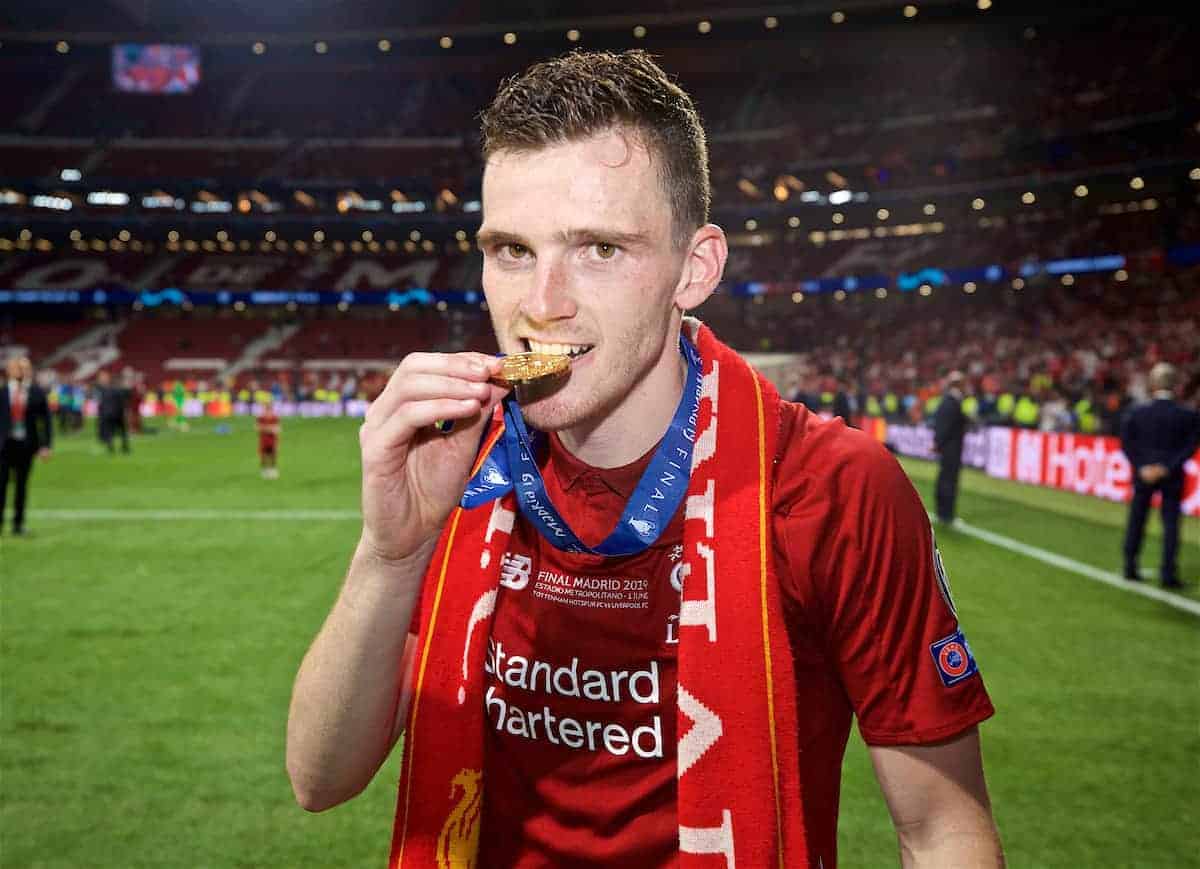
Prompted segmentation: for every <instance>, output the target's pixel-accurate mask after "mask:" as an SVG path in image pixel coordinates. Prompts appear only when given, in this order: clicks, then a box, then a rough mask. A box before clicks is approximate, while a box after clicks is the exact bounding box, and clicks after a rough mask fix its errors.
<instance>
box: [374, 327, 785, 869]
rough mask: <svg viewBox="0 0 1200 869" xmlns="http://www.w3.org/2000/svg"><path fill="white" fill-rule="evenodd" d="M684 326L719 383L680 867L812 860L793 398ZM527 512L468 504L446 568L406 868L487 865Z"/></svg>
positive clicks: (697, 509) (455, 527)
mask: <svg viewBox="0 0 1200 869" xmlns="http://www.w3.org/2000/svg"><path fill="white" fill-rule="evenodd" d="M684 325H685V328H687V329H688V330H689V334H691V335H692V336H693V340H694V341H695V343H696V346H697V348H698V350H699V351H700V356H701V360H702V364H703V368H702V370H703V374H704V380H703V392H702V397H701V405H700V413H699V419H698V420H697V426H696V431H697V435H696V443H695V449H694V453H693V460H692V474H691V480H690V482H689V485H688V491H687V497H686V501H685V507H684V509H685V511H686V512H685V519H684V525H683V540H684V556H683V562H684V565H685V567H684V568H683V577H684V582H683V592H682V602H681V606H680V612H679V664H678V679H679V682H678V692H677V709H676V715H677V721H678V729H677V732H678V734H679V737H678V743H677V745H676V757H677V760H678V775H679V790H678V819H679V851H680V865H681V866H683V867H691V869H700V867H714V866H720V865H722V863H721V857H722V856H723V857H724V865H725V866H727V867H730V869H732V867H735V866H742V867H780V869H782V867H796V866H806V865H808V855H807V854H806V853H805V846H804V838H805V837H804V829H803V816H804V814H803V810H802V807H801V800H800V796H801V795H800V782H799V781H798V780H797V779H798V776H797V773H796V770H797V769H798V758H797V751H798V748H797V741H796V736H795V734H796V733H797V726H796V720H797V718H796V716H797V710H796V694H795V684H794V680H795V675H794V670H793V665H792V658H791V652H790V647H789V644H788V633H787V629H786V626H785V624H784V619H783V612H782V602H781V593H780V589H779V586H778V583H777V582H776V579H775V568H774V563H773V558H772V546H771V525H770V505H771V487H772V464H773V459H774V456H775V447H776V443H775V442H776V439H777V435H778V428H779V396H778V393H777V392H776V391H775V389H774V388H773V387H772V386H771V384H770V383H769V382H768V381H766V380H765V379H764V378H763V377H761V375H759V374H758V373H757V372H755V371H754V370H753V369H752V368H751V367H750V365H749V364H748V363H747V362H746V361H745V360H743V359H742V358H741V357H740V356H738V355H737V354H736V353H735V352H734V351H732V350H730V349H729V348H728V347H726V346H725V345H723V344H721V343H720V342H719V341H718V340H717V339H716V337H715V336H714V335H713V333H712V332H711V331H710V330H709V329H708V328H707V327H704V326H701V325H700V324H699V323H698V322H697V321H695V320H691V319H688V320H685V323H684ZM501 431H502V427H501V426H497V427H495V428H494V429H493V430H492V431H491V432H490V433H489V436H488V438H487V439H486V440H485V444H484V448H483V450H482V451H481V453H480V455H481V456H482V455H484V454H486V453H487V451H488V450H490V448H491V446H492V444H493V443H495V439H496V438H497V437H499V435H500V433H501ZM515 510H516V507H515V501H514V498H513V496H512V495H511V493H510V494H509V495H508V496H507V497H505V498H504V499H501V500H499V501H496V502H494V503H492V504H490V505H483V506H480V507H477V508H475V509H472V510H463V509H461V508H457V509H455V511H454V513H453V514H451V517H450V519H449V521H448V522H447V523H446V527H445V529H444V530H443V532H442V536H441V539H440V541H439V543H438V547H437V550H436V551H435V553H434V556H433V559H432V560H431V561H430V566H429V569H428V572H427V573H426V576H425V584H424V588H423V591H422V599H421V630H420V635H419V641H418V644H417V653H416V655H415V661H414V667H415V668H416V671H415V673H414V674H413V675H414V678H413V685H414V694H413V698H412V703H411V704H410V706H409V710H408V721H407V727H406V729H405V739H404V756H403V760H402V768H401V775H400V792H399V797H398V800H397V806H396V825H395V832H394V835H393V839H392V852H391V860H390V863H389V866H390V867H392V869H399V867H404V869H408V867H419V869H429V867H439V869H442V867H446V869H450V867H453V869H460V867H475V866H478V865H486V857H487V855H479V854H478V849H479V822H480V817H481V814H482V812H481V809H482V805H483V788H484V787H486V786H487V781H486V777H485V775H484V773H485V771H484V769H483V756H484V730H483V728H484V727H485V726H486V712H485V709H484V703H483V676H484V670H483V662H484V653H485V651H486V648H487V641H488V637H489V634H490V630H491V616H492V613H493V611H494V609H495V602H496V594H497V588H498V582H499V569H500V562H501V557H502V556H503V554H504V552H505V550H506V547H507V545H508V538H509V535H510V534H511V531H512V523H513V517H514V511H515ZM481 857H482V860H481V859H480V858H481Z"/></svg>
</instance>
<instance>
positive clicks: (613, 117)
mask: <svg viewBox="0 0 1200 869" xmlns="http://www.w3.org/2000/svg"><path fill="white" fill-rule="evenodd" d="M480 121H481V126H482V133H483V158H484V160H485V161H486V160H488V159H489V158H490V157H491V156H492V155H493V154H495V153H497V152H498V151H518V152H520V151H534V150H537V149H539V148H544V147H546V146H548V145H557V144H562V143H565V142H570V141H574V140H578V139H583V138H587V137H589V136H593V135H596V134H597V133H601V132H603V131H605V130H608V129H611V128H612V127H627V128H629V129H630V130H631V131H633V132H634V133H635V134H636V135H637V136H638V137H639V138H640V139H641V141H642V144H643V145H645V146H646V148H647V150H648V151H649V152H650V155H651V159H652V160H654V159H657V160H658V162H660V163H661V165H660V166H659V180H660V182H661V183H662V186H663V190H664V192H665V193H666V194H667V198H668V200H670V203H671V212H672V217H673V222H674V225H675V237H676V241H677V242H678V243H680V244H681V245H682V244H685V243H686V242H687V241H688V239H690V238H691V236H692V233H693V232H695V231H696V229H698V228H699V227H701V226H703V225H704V224H705V223H707V222H708V209H709V204H710V202H711V200H712V190H711V187H710V186H709V178H708V144H707V142H706V141H705V137H704V127H703V126H702V125H701V123H700V115H699V113H698V112H697V111H696V106H695V105H694V104H693V103H692V98H691V97H690V96H688V95H687V93H686V92H685V91H684V90H683V89H682V88H681V87H679V85H677V84H675V83H674V82H673V81H671V79H670V78H669V77H668V76H667V74H666V73H665V72H664V71H663V69H662V67H660V66H659V65H658V64H656V63H655V62H654V61H653V60H652V59H651V57H650V55H648V54H647V53H646V52H644V51H641V50H637V49H635V50H631V51H624V52H621V53H619V54H618V53H614V52H611V51H582V50H576V51H573V52H571V53H570V54H566V55H563V56H561V57H556V58H554V59H552V60H546V61H542V62H541V63H537V64H534V65H533V66H531V67H530V68H529V69H527V70H526V71H525V72H523V73H521V74H520V75H518V76H515V77H513V78H511V79H508V80H507V81H505V82H504V83H502V84H501V85H500V89H499V91H497V93H496V97H495V99H494V100H492V104H491V105H490V106H488V107H487V108H486V109H484V110H483V112H482V113H481V114H480Z"/></svg>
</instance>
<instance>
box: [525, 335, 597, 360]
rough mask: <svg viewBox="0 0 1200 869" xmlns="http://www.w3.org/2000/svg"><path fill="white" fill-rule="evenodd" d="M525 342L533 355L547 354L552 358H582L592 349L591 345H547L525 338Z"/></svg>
mask: <svg viewBox="0 0 1200 869" xmlns="http://www.w3.org/2000/svg"><path fill="white" fill-rule="evenodd" d="M526 341H527V343H528V344H529V349H530V350H531V351H533V352H534V353H549V354H551V355H553V356H568V355H569V356H582V355H583V354H584V353H586V352H587V351H589V350H591V349H592V345H591V344H549V343H543V342H541V341H535V340H533V339H532V338H527V339H526Z"/></svg>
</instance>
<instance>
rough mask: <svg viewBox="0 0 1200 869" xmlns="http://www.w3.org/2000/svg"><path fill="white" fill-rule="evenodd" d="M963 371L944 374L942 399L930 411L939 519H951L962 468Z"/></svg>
mask: <svg viewBox="0 0 1200 869" xmlns="http://www.w3.org/2000/svg"><path fill="white" fill-rule="evenodd" d="M962 402H963V375H962V372H961V371H951V372H950V373H949V374H948V375H946V381H945V385H944V387H943V389H942V400H941V401H940V402H938V406H937V411H936V412H935V413H934V415H933V448H934V449H935V450H936V451H937V454H938V475H937V484H936V487H935V490H934V495H935V497H936V499H937V517H938V521H939V522H945V523H950V522H953V521H954V502H955V501H956V500H957V499H958V474H959V471H961V470H962V450H963V438H965V437H966V434H967V415H966V414H965V413H963V409H962Z"/></svg>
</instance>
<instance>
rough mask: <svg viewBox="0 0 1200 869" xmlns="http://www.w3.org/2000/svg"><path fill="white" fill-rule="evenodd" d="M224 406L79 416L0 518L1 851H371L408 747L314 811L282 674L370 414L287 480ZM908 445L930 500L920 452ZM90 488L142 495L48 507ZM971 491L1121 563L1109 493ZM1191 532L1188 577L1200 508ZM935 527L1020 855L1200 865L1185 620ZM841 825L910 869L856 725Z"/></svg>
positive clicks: (1038, 531)
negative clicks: (206, 414) (291, 746)
mask: <svg viewBox="0 0 1200 869" xmlns="http://www.w3.org/2000/svg"><path fill="white" fill-rule="evenodd" d="M231 428H232V431H231V432H229V433H218V432H217V430H216V426H215V425H214V424H213V423H211V422H201V423H198V424H196V425H194V426H193V429H192V430H191V431H190V432H187V433H178V432H173V431H169V430H166V429H163V430H162V431H161V432H160V433H159V434H157V435H151V436H144V437H141V438H138V439H137V440H136V442H135V444H134V452H133V454H132V455H130V456H122V455H117V456H113V457H110V456H108V455H102V454H100V453H99V452H98V450H97V449H96V445H95V441H94V439H93V436H92V435H91V433H90V431H89V432H85V433H82V434H78V435H72V436H68V437H63V438H61V439H60V441H59V443H58V449H57V451H56V454H55V456H54V457H53V459H52V460H51V461H50V462H49V463H46V464H39V465H38V466H37V468H36V469H35V471H34V478H33V481H32V490H31V491H32V494H31V504H30V511H31V512H30V517H29V519H28V522H27V524H28V527H29V529H30V532H31V533H30V536H29V537H27V538H25V539H19V540H14V539H13V538H12V537H10V536H4V537H2V538H0V865H2V866H4V867H114V869H138V867H156V869H158V867H164V869H175V867H179V869H184V867H186V869H201V867H214V869H216V867H238V869H241V867H280V869H282V867H321V869H325V867H373V866H378V867H382V866H384V865H385V862H386V857H387V850H388V844H389V840H390V834H391V819H392V812H393V808H394V797H395V788H396V781H397V774H398V773H397V763H396V761H397V758H396V757H395V756H393V758H392V759H391V760H390V761H389V762H388V763H387V764H386V766H385V767H384V769H383V770H382V771H381V773H380V775H379V776H378V777H377V778H376V780H375V781H374V783H373V784H372V785H371V786H370V787H369V788H368V789H367V791H366V792H365V793H364V794H362V795H361V796H360V797H359V798H357V799H356V800H354V801H352V802H351V803H349V804H347V805H344V806H341V807H339V808H337V809H334V810H332V811H329V812H326V813H324V814H321V815H310V814H307V813H305V812H304V811H302V810H301V809H299V808H298V807H297V806H296V804H295V803H294V801H293V799H292V795H291V790H290V788H289V785H288V781H287V776H286V774H285V771H284V729H285V721H286V715H287V704H288V698H289V695H290V690H291V682H292V678H293V676H294V674H295V670H296V666H297V664H298V663H299V661H300V658H301V656H302V655H303V653H304V651H305V649H306V648H307V645H308V643H309V641H310V640H311V639H312V637H313V635H314V633H315V632H316V630H317V628H318V627H319V625H320V623H321V620H322V619H323V618H324V615H325V613H326V611H327V609H328V607H329V605H330V604H331V602H332V601H333V598H334V596H335V594H336V592H337V589H338V586H339V583H340V580H341V575H342V571H343V570H344V569H345V565H346V563H347V559H348V558H349V555H350V553H351V551H352V549H353V546H354V543H355V541H356V539H357V534H358V523H357V520H356V519H355V518H354V516H353V513H354V511H355V510H356V508H357V504H358V448H357V425H356V423H355V422H354V421H351V420H322V421H293V420H285V421H284V433H283V439H282V444H281V453H280V468H281V471H282V477H281V479H279V480H277V481H268V480H262V479H260V478H259V476H258V467H257V457H256V454H255V441H254V433H253V426H252V424H251V422H250V421H248V420H234V421H232V423H231ZM904 464H905V467H906V469H907V470H908V471H909V473H910V475H911V476H912V478H913V480H914V482H915V483H916V485H917V488H918V489H919V491H920V492H921V494H922V496H924V497H925V498H926V502H927V504H928V503H929V500H930V499H929V496H930V495H931V493H932V489H933V473H934V468H933V467H932V466H931V465H929V464H927V463H922V462H917V461H906V462H905V463H904ZM10 509H11V508H10ZM81 509H95V510H114V511H134V510H137V511H146V512H145V513H141V514H130V515H127V516H125V517H124V518H101V519H90V520H86V521H84V520H79V519H65V518H62V517H56V516H55V514H54V513H52V512H49V511H54V510H81ZM196 510H207V511H211V512H209V513H206V514H205V515H204V516H203V518H194V517H193V518H188V517H187V516H185V515H181V514H179V513H176V514H174V515H172V514H171V511H196ZM228 510H241V511H268V510H280V511H297V510H325V511H342V513H341V515H342V516H343V517H344V518H336V516H335V517H334V518H328V517H324V518H310V519H302V520H296V519H294V518H293V519H273V520H267V519H247V518H242V519H233V520H231V519H227V518H221V517H220V516H219V514H220V513H221V512H223V511H228ZM960 512H961V515H962V516H963V517H964V518H965V519H966V520H967V521H969V522H970V523H972V524H973V525H977V526H979V527H982V528H986V529H988V530H990V531H993V532H996V533H999V534H1003V535H1006V536H1009V537H1012V538H1015V539H1018V540H1020V541H1022V542H1025V543H1028V544H1032V545H1034V546H1038V547H1041V548H1043V549H1049V550H1051V551H1053V552H1056V553H1059V554H1062V555H1065V556H1068V557H1070V558H1073V559H1076V560H1078V561H1081V562H1084V563H1087V564H1091V565H1094V566H1097V567H1101V568H1104V569H1108V570H1114V571H1115V570H1118V569H1119V567H1120V538H1121V532H1122V525H1123V522H1124V515H1125V512H1124V508H1123V507H1122V506H1121V505H1116V504H1107V503H1103V502H1099V501H1095V500H1092V499H1085V498H1081V497H1078V496H1074V495H1071V494H1067V493H1059V492H1047V491H1045V490H1035V489H1031V488H1027V487H1023V486H1020V485H1017V484H1012V483H1003V482H998V481H995V480H989V479H987V478H985V477H983V476H981V475H979V474H977V473H974V472H968V473H967V474H966V475H965V476H964V480H963V491H962V494H961V496H960ZM10 515H11V514H10ZM138 517H140V518H138ZM152 517H153V518H152ZM1156 523H1157V520H1152V524H1151V530H1150V533H1149V536H1148V539H1147V542H1146V551H1145V553H1144V558H1143V563H1144V564H1145V565H1146V566H1147V567H1149V566H1152V565H1155V564H1157V547H1158V540H1159V538H1158V537H1157V536H1155V535H1156V534H1157V530H1156V529H1157V524H1156ZM7 531H8V529H7V528H6V529H5V532H6V534H7ZM1183 533H1184V538H1185V541H1186V542H1185V545H1184V546H1183V548H1182V553H1181V555H1182V558H1181V567H1182V572H1183V576H1184V578H1185V579H1186V580H1189V581H1190V582H1191V583H1192V585H1191V587H1190V588H1189V589H1188V590H1187V592H1186V594H1187V595H1189V596H1191V597H1193V598H1195V597H1196V596H1197V595H1196V587H1197V582H1198V581H1200V547H1198V546H1197V541H1198V540H1200V522H1198V521H1197V520H1188V521H1187V522H1186V523H1185V526H1184V532H1183ZM939 545H940V547H941V550H942V554H943V557H944V560H945V563H946V566H947V570H948V572H949V575H950V579H951V583H952V585H953V589H954V594H955V598H956V602H957V604H958V608H959V613H960V617H961V622H962V626H963V628H964V630H965V632H966V634H967V636H968V638H969V639H970V641H971V645H972V648H973V650H974V651H975V652H976V654H977V657H978V658H979V661H980V667H981V669H982V672H983V674H984V678H985V679H986V681H987V685H988V688H989V690H990V692H991V694H992V698H993V700H994V701H995V704H996V706H997V709H998V714H997V716H996V717H995V718H994V719H992V720H991V721H989V722H987V723H985V724H984V725H983V727H982V732H983V745H984V753H985V760H986V766H987V775H988V781H989V786H990V789H991V793H992V798H993V801H994V804H995V814H996V818H997V821H998V823H999V826H1000V829H1001V834H1002V836H1003V839H1004V844H1005V849H1006V852H1007V856H1008V860H1009V865H1011V866H1013V867H1062V869H1077V867H1105V869H1117V867H1162V869H1178V867H1187V866H1200V821H1198V819H1197V808H1198V807H1200V617H1198V616H1196V615H1193V614H1190V613H1187V612H1182V611H1180V610H1178V609H1174V608H1171V607H1169V606H1166V605H1164V604H1162V603H1161V602H1158V601H1154V600H1148V599H1146V598H1143V597H1140V596H1136V595H1132V594H1128V593H1124V592H1121V591H1119V590H1116V589H1112V588H1109V587H1106V586H1104V585H1101V584H1099V583H1096V582H1094V581H1091V580H1088V579H1085V578H1083V577H1081V576H1079V575H1076V574H1074V573H1071V572H1068V571H1065V570H1062V569H1059V568H1054V567H1050V566H1048V565H1046V564H1043V563H1040V562H1038V561H1035V560H1032V559H1030V558H1027V557H1025V556H1021V555H1017V554H1014V553H1011V552H1008V551H1005V550H1003V549H999V548H997V547H995V546H993V545H991V544H988V543H985V542H982V541H980V540H977V539H975V538H972V537H970V536H967V535H966V534H963V533H961V532H958V531H955V530H954V529H949V530H939ZM840 830H841V865H842V866H845V867H872V869H873V867H884V866H895V865H897V858H896V849H895V843H894V837H893V833H892V830H891V825H890V823H889V821H888V817H887V812H886V809H885V807H884V805H883V801H882V798H881V797H880V795H879V790H878V786H877V785H876V784H875V781H874V778H873V776H872V775H871V772H870V765H869V762H868V759H867V754H866V751H865V749H864V748H863V746H862V743H861V742H860V741H859V740H858V738H857V736H856V735H855V736H853V737H852V740H851V746H850V750H849V752H848V754H847V758H846V764H845V784H844V789H843V798H842V811H841V825H840Z"/></svg>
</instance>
